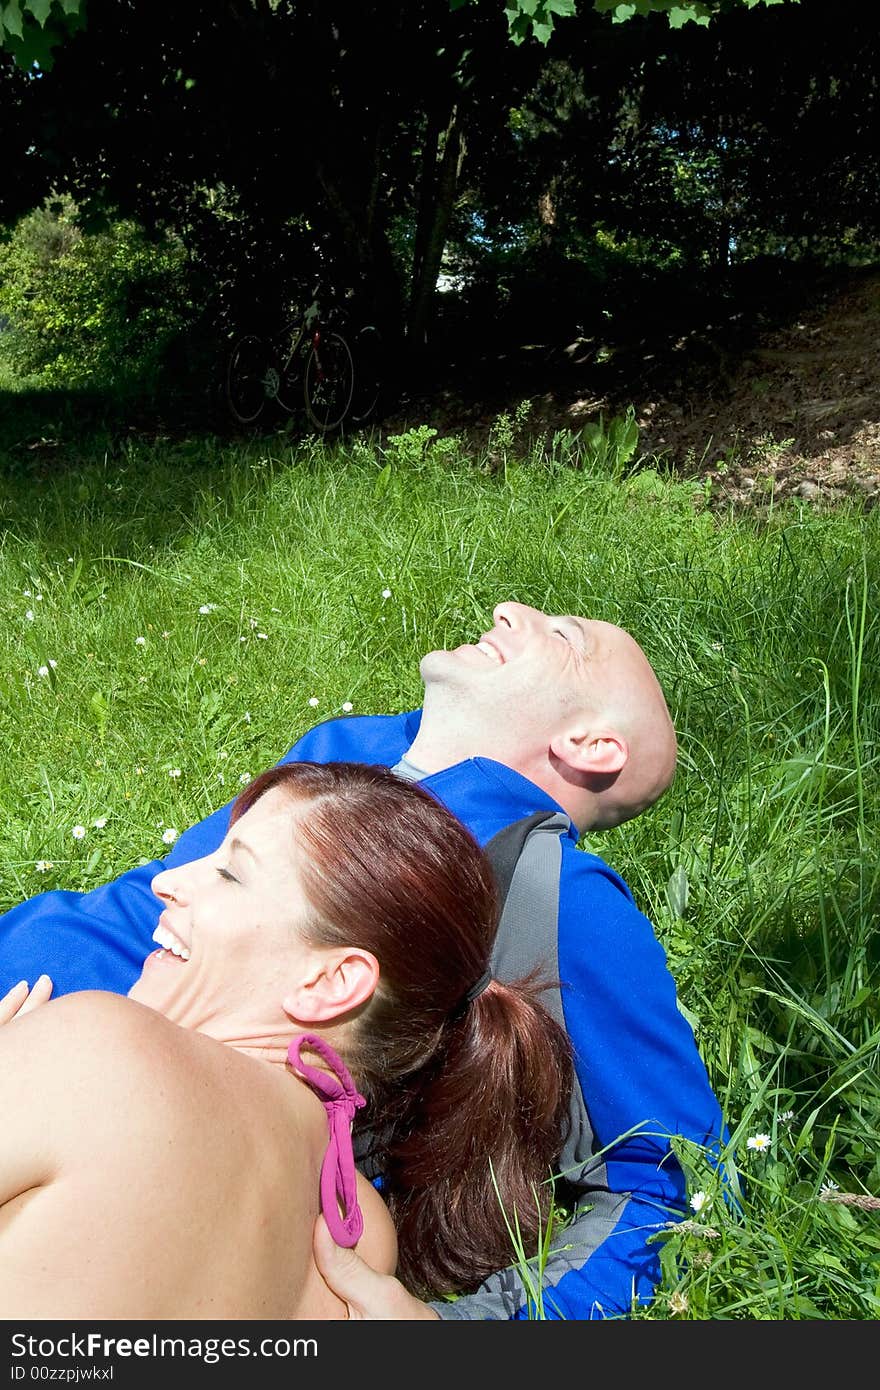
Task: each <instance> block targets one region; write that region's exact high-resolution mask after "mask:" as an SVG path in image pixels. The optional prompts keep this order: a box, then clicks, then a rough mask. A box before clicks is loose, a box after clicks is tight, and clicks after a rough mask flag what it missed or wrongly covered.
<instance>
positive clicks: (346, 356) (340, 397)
mask: <svg viewBox="0 0 880 1390" xmlns="http://www.w3.org/2000/svg"><path fill="white" fill-rule="evenodd" d="M353 387H354V363H353V362H352V360H351V349H350V348H349V346H348V343H347V342H346V341H345V339H344V338H343V337H341V336H340V334H339V333H328V334H327V335H326V336H324V337H321V338H319V340H318V341H317V342H316V343H313V344H312V348H311V351H310V352H309V355H308V358H307V360H306V370H305V377H304V380H303V394H304V396H305V403H306V414H307V415H308V417H309V419H310V420H311V422H312V424H313V425H314V426H315V429H317V430H320V431H321V433H322V434H326V433H327V432H328V431H329V430H335V429H338V428H339V426H340V425H341V424H342V422H343V420H344V419H345V417H346V415H347V414H348V411H349V407H350V406H351V393H352V389H353Z"/></svg>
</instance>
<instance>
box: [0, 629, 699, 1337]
mask: <svg viewBox="0 0 880 1390" xmlns="http://www.w3.org/2000/svg"><path fill="white" fill-rule="evenodd" d="M493 616H494V624H493V626H492V628H491V630H490V631H488V632H487V633H485V634H484V636H483V637H481V638H480V640H479V641H478V642H476V643H474V644H464V645H462V646H460V647H457V648H455V649H454V650H448V651H433V652H429V653H428V654H427V655H426V656H425V657H424V658H423V660H422V662H421V666H420V671H421V675H422V679H423V682H424V687H425V693H424V702H423V706H422V709H421V711H419V710H415V711H411V712H409V713H406V714H401V715H368V716H360V717H355V718H349V719H338V720H330V721H328V722H326V723H324V724H320V725H318V726H317V727H316V728H314V729H312V730H310V731H309V732H308V733H307V734H306V735H305V736H304V737H303V738H302V739H301V740H300V741H299V742H298V743H297V744H296V745H294V747H293V748H292V749H291V750H290V751H289V752H288V753H287V754H286V755H285V757H284V758H283V759H282V762H287V761H294V760H300V761H301V760H310V761H316V762H327V761H333V760H354V761H361V762H367V763H381V764H385V765H387V766H390V767H393V768H395V770H396V771H398V772H399V774H400V775H402V776H408V777H413V778H418V779H420V780H421V781H422V783H423V785H424V786H425V787H426V788H427V789H428V790H429V791H431V792H432V794H433V795H435V796H437V797H438V798H439V799H440V800H441V801H443V802H444V803H445V804H446V805H447V806H448V807H449V808H450V810H452V811H453V812H454V813H455V814H456V815H457V816H458V817H459V819H460V820H462V821H463V822H464V824H465V825H467V826H468V827H469V828H470V830H471V831H472V833H473V834H474V835H475V837H476V838H477V840H478V841H479V842H480V843H481V844H483V845H487V844H489V843H490V842H495V841H497V838H498V837H499V836H503V835H504V834H505V833H507V832H508V831H509V830H510V829H511V828H514V829H515V828H517V827H526V828H533V829H534V831H535V833H534V834H533V835H532V836H531V837H530V838H529V840H528V842H527V843H526V842H524V841H523V845H524V847H523V849H522V854H521V855H520V857H519V859H518V860H517V862H516V865H515V869H514V871H513V874H512V878H511V882H510V886H509V891H508V893H507V901H506V905H505V910H504V913H503V916H502V921H501V925H500V927H499V932H498V940H497V943H496V950H495V953H494V956H493V966H494V969H495V972H496V974H497V975H498V976H499V978H502V979H503V978H512V977H513V976H514V975H516V974H521V973H522V971H523V966H526V967H527V968H528V967H530V966H532V965H539V966H540V967H541V968H542V970H543V972H544V974H545V975H546V976H547V977H548V978H549V979H550V980H554V981H559V982H560V985H561V987H560V988H558V989H554V990H552V991H548V995H549V998H548V1006H549V1007H551V1008H552V1009H553V1011H554V1012H555V1013H556V1015H557V1017H559V1018H561V1020H562V1021H563V1023H564V1024H565V1026H566V1028H567V1030H568V1033H569V1036H570V1038H571V1040H572V1043H573V1046H574V1049H575V1060H576V1069H577V1079H578V1085H577V1088H576V1095H575V1096H574V1097H573V1102H572V1126H571V1134H570V1137H569V1141H568V1143H567V1145H566V1149H565V1152H564V1153H563V1155H562V1156H561V1158H560V1169H561V1171H562V1173H563V1175H564V1177H565V1179H566V1181H567V1183H568V1184H569V1186H570V1190H571V1192H572V1194H573V1202H574V1210H573V1220H572V1222H571V1224H568V1225H566V1226H565V1227H564V1228H563V1229H562V1230H560V1231H559V1232H557V1233H556V1239H555V1241H554V1250H553V1253H552V1254H551V1255H550V1257H549V1259H548V1260H547V1262H546V1266H545V1267H544V1269H543V1271H542V1273H543V1297H542V1307H543V1315H544V1316H546V1317H550V1318H565V1319H588V1318H593V1317H609V1316H617V1317H619V1316H625V1315H626V1314H627V1313H628V1312H629V1311H631V1308H632V1305H633V1302H634V1301H644V1300H647V1299H649V1298H650V1297H651V1296H652V1293H653V1289H654V1286H655V1285H656V1282H657V1280H658V1277H659V1254H658V1249H657V1243H656V1241H654V1242H652V1240H651V1237H652V1236H655V1235H656V1234H657V1233H658V1232H660V1231H662V1230H663V1228H664V1226H665V1225H666V1224H667V1223H668V1222H669V1220H670V1219H673V1218H674V1217H675V1216H676V1215H677V1214H678V1215H680V1214H682V1213H684V1212H686V1210H687V1197H686V1184H685V1177H684V1173H683V1171H682V1168H681V1166H680V1164H679V1163H678V1161H677V1159H676V1158H675V1155H674V1153H673V1151H672V1143H671V1140H672V1138H673V1136H676V1135H682V1136H684V1138H685V1139H687V1140H689V1141H691V1143H692V1144H695V1145H698V1146H702V1147H703V1149H704V1150H705V1152H706V1154H707V1155H709V1156H712V1155H713V1154H715V1153H716V1152H717V1148H718V1145H719V1144H720V1143H721V1142H722V1141H723V1139H724V1124H723V1119H722V1116H721V1113H720V1110H719V1106H718V1103H717V1101H716V1099H715V1097H714V1095H713V1093H712V1090H711V1087H710V1085H709V1080H708V1076H707V1074H706V1070H705V1067H704V1065H703V1062H702V1060H701V1058H700V1056H699V1052H698V1050H697V1047H696V1043H695V1040H694V1036H693V1033H692V1031H691V1028H690V1026H689V1024H688V1023H687V1022H686V1021H685V1019H684V1018H683V1016H682V1014H681V1012H680V1011H679V1009H678V1007H677V1002H676V994H675V985H674V982H673V980H672V977H671V975H670V974H669V971H668V969H667V966H666V961H665V956H664V953H663V951H662V948H661V947H660V945H659V943H658V941H657V939H656V937H655V935H654V932H653V929H652V927H651V924H650V923H649V922H648V920H647V919H646V918H645V917H644V916H643V915H642V913H641V912H639V911H638V909H637V908H636V906H635V904H634V902H633V899H632V895H631V893H630V891H629V889H628V888H627V886H626V884H625V883H624V882H623V880H622V879H621V878H620V877H619V876H618V875H617V874H616V873H615V872H614V871H613V870H612V869H611V868H609V866H608V865H607V864H605V863H604V862H603V861H602V860H601V859H599V858H597V857H596V856H594V855H592V854H588V853H585V852H584V851H582V850H580V849H578V839H579V837H580V836H581V835H582V834H583V833H584V832H586V831H588V830H591V829H606V828H610V827H613V826H616V825H619V824H621V823H622V822H624V821H626V820H628V819H631V818H632V817H633V816H636V815H638V814H640V813H641V812H642V811H643V810H645V809H646V808H647V807H649V806H651V805H652V804H653V803H654V802H655V801H656V800H657V798H658V797H659V796H661V795H662V793H663V792H664V791H665V790H666V788H667V787H668V786H669V784H670V782H671V781H672V778H673V776H674V771H675V758H676V742H675V734H674V730H673V727H672V721H671V719H670V716H669V711H668V709H667V706H666V702H665V700H664V698H663V693H662V691H661V689H660V685H659V683H658V681H657V678H656V676H655V674H654V672H653V670H652V669H651V666H650V664H649V663H648V660H647V658H646V656H645V654H644V652H643V651H642V650H641V648H640V647H639V646H638V644H637V643H636V642H635V641H634V639H633V638H632V637H631V636H630V635H629V634H628V633H626V632H624V631H623V630H622V629H621V628H618V627H615V626H614V625H612V624H610V623H604V622H597V621H589V620H586V619H583V618H577V617H571V616H566V617H553V616H550V615H547V614H545V613H541V612H539V611H538V610H536V609H534V608H528V607H526V606H524V605H522V604H518V603H501V604H499V605H498V606H497V607H496V608H495V610H494V615H493ZM227 821H228V808H224V809H223V810H221V811H218V812H215V813H214V815H212V816H210V817H208V819H207V820H205V821H203V822H201V823H200V824H199V825H197V826H194V827H193V828H192V829H191V830H189V831H187V832H186V833H185V834H184V835H183V836H181V839H180V840H179V841H178V843H177V844H176V845H175V847H174V850H173V851H172V853H171V854H170V855H169V857H168V859H167V860H166V861H165V864H166V866H169V867H172V866H173V865H174V864H178V863H182V862H186V861H187V860H190V859H193V858H196V857H198V856H200V855H203V854H206V853H210V852H211V851H212V850H213V848H215V847H216V845H217V844H218V843H219V842H220V840H221V839H222V837H223V834H224V833H225V829H226V824H227ZM159 867H160V865H159V864H157V863H155V862H154V863H151V864H146V865H143V866H140V867H139V868H137V869H134V870H131V871H130V872H129V873H128V874H125V875H123V876H122V878H120V879H118V880H116V881H115V882H114V883H111V884H109V885H105V886H104V887H102V888H99V889H96V890H95V891H94V892H92V893H89V894H86V895H79V894H69V893H60V892H56V893H47V894H43V895H41V896H40V897H38V898H35V899H32V900H31V901H30V902H27V903H23V904H21V905H19V906H18V907H16V908H14V909H12V911H11V912H9V913H7V914H6V915H5V917H3V918H0V966H2V975H3V977H5V980H6V984H4V980H3V978H0V992H2V990H3V989H4V988H7V987H8V985H9V984H14V983H15V982H16V981H17V980H19V979H21V978H28V979H34V978H35V977H36V976H37V975H38V974H39V973H40V972H41V971H43V970H45V971H46V972H47V973H48V974H49V975H51V976H52V978H53V980H54V982H55V989H56V992H57V993H63V992H65V991H67V990H71V989H81V988H99V989H100V988H103V989H110V990H116V991H119V992H124V991H125V990H127V989H128V988H129V987H130V985H131V983H132V981H133V980H134V978H135V977H136V976H137V974H138V973H139V971H140V967H141V963H142V961H143V959H144V957H145V955H146V954H147V953H148V952H149V950H150V949H151V948H152V940H151V934H152V931H153V929H154V927H155V925H156V921H157V916H158V914H157V912H156V905H155V898H154V896H153V895H152V893H151V892H150V882H151V880H152V877H153V875H154V874H155V873H156V872H157V871H158V869H159ZM50 940H51V942H52V947H51V952H49V950H48V947H47V942H48V941H50ZM325 1236H326V1232H323V1231H322V1230H321V1229H320V1228H319V1229H318V1231H317V1232H316V1256H317V1258H318V1261H319V1264H320V1265H321V1267H322V1269H323V1271H324V1274H325V1277H326V1278H328V1282H330V1283H331V1286H333V1287H334V1288H335V1289H336V1290H337V1292H339V1293H340V1294H341V1296H343V1297H345V1298H346V1299H347V1300H348V1302H349V1305H350V1309H351V1312H352V1316H371V1317H389V1318H402V1317H426V1318H427V1317H437V1316H439V1317H441V1318H443V1319H464V1318H468V1319H487V1318H489V1319H499V1318H504V1319H506V1318H522V1317H527V1316H529V1313H530V1308H529V1298H528V1293H527V1290H526V1289H525V1288H524V1287H523V1284H522V1282H521V1279H520V1277H519V1275H518V1273H517V1271H516V1270H515V1269H509V1270H505V1271H500V1272H499V1273H498V1274H497V1275H496V1276H494V1277H493V1278H492V1279H490V1280H489V1281H487V1283H486V1284H484V1285H483V1287H482V1288H481V1289H480V1290H479V1291H478V1292H477V1293H475V1294H473V1295H470V1296H468V1297H465V1298H460V1299H458V1300H456V1301H454V1302H451V1303H446V1302H437V1303H434V1304H432V1305H430V1306H427V1305H422V1304H417V1303H416V1301H415V1300H413V1299H410V1298H409V1295H407V1294H406V1292H405V1291H404V1290H402V1289H401V1288H400V1286H399V1285H398V1284H397V1283H396V1281H393V1280H391V1281H389V1282H388V1283H387V1284H384V1285H379V1286H376V1285H371V1284H369V1283H367V1284H366V1285H365V1283H364V1281H363V1280H362V1277H361V1276H362V1274H363V1271H362V1270H361V1269H360V1267H359V1266H358V1265H357V1262H356V1260H352V1261H345V1260H342V1261H338V1260H335V1259H334V1253H335V1252H333V1251H332V1250H328V1249H327V1242H326V1240H325V1239H324V1237H325Z"/></svg>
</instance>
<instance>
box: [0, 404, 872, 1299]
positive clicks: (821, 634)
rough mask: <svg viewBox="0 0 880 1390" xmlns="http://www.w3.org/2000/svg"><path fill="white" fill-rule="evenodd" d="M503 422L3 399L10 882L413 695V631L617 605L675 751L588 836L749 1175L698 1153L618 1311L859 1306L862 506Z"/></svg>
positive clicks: (42, 875) (864, 975)
mask: <svg viewBox="0 0 880 1390" xmlns="http://www.w3.org/2000/svg"><path fill="white" fill-rule="evenodd" d="M503 423H504V422H503V421H502V422H500V426H499V430H498V431H496V440H495V448H494V450H493V453H492V457H491V460H490V459H489V457H488V456H483V455H481V454H479V453H476V452H474V450H472V449H471V448H470V446H469V445H468V443H467V441H466V440H465V439H462V438H458V437H455V436H451V437H446V438H442V437H439V436H437V435H435V434H434V433H433V432H432V431H430V430H427V429H424V428H422V429H411V430H408V431H406V432H404V433H402V434H399V435H396V436H395V435H392V436H391V437H385V438H382V437H380V436H379V435H378V434H375V435H371V434H369V433H364V434H362V435H357V436H353V437H351V438H349V439H347V440H344V441H341V442H323V441H319V440H315V439H309V438H294V437H293V436H292V435H290V434H286V433H284V432H280V433H277V434H272V433H269V434H265V435H262V436H257V437H254V438H249V439H241V438H240V439H230V438H228V437H223V436H221V435H212V434H209V433H206V432H203V431H199V432H194V433H193V434H192V435H191V436H189V437H183V438H181V437H166V438H163V437H161V436H159V437H156V436H155V435H148V434H145V433H144V434H140V433H137V432H135V431H124V430H118V429H111V428H106V429H104V428H102V427H101V426H100V424H97V423H96V424H94V425H93V426H90V427H89V428H88V429H87V430H83V429H82V428H79V427H77V428H76V429H74V428H72V427H69V426H68V425H66V424H65V421H64V419H63V418H62V417H58V418H57V419H56V420H55V421H54V422H53V423H48V422H47V423H44V425H43V426H42V432H40V433H37V434H35V433H34V432H31V433H30V434H28V435H27V436H26V437H25V435H23V434H21V433H20V432H19V433H18V434H16V432H15V430H14V429H12V428H11V427H10V426H9V425H8V422H7V424H6V425H4V429H3V432H2V442H0V810H2V815H0V909H2V910H5V909H6V908H8V907H11V906H12V905H13V904H15V903H16V902H18V901H20V900H21V899H22V898H25V897H28V896H31V895H32V894H35V893H38V892H41V891H43V890H45V889H48V888H53V887H64V888H69V889H77V890H82V889H88V888H91V887H94V886H96V885H97V884H99V883H102V882H104V881H106V880H107V879H109V878H111V877H112V876H114V875H115V874H117V873H119V872H121V871H122V870H124V869H126V868H128V867H130V866H131V865H132V864H134V863H136V862H138V861H139V860H149V859H154V858H161V856H162V855H163V854H164V853H165V852H166V847H167V846H168V845H170V844H172V843H173V842H174V839H175V838H176V836H177V834H179V833H180V832H181V831H182V830H183V829H185V828H186V826H188V825H190V824H191V823H193V822H194V821H195V820H197V819H199V818H201V817H202V816H204V815H206V814H207V813H208V812H210V811H212V810H214V809H215V808H216V807H217V806H219V805H221V804H223V803H225V802H226V801H228V800H230V799H231V798H232V797H233V796H234V795H235V793H236V791H237V790H238V789H239V787H240V786H241V785H242V784H244V783H246V782H247V780H248V779H249V778H250V777H252V776H253V775H255V774H256V773H257V772H259V771H260V770H261V769H262V768H264V767H266V766H269V765H271V764H272V763H274V762H275V761H277V759H278V758H279V757H281V755H282V754H283V753H284V752H285V751H286V750H287V749H288V748H289V747H290V745H291V744H292V743H293V742H294V741H295V740H296V739H297V738H298V737H299V736H300V735H301V734H302V733H303V732H304V730H305V729H307V728H308V727H309V726H310V725H311V724H313V723H315V722H316V721H318V720H320V719H325V718H330V717H333V716H335V715H338V714H340V713H344V712H346V711H348V710H353V711H354V712H356V713H371V712H388V711H397V710H402V709H408V708H412V707H414V706H416V705H418V703H419V701H420V691H421V684H420V679H419V673H418V662H419V658H420V657H421V655H422V654H423V653H424V652H426V651H427V650H429V649H431V648H434V647H439V646H443V647H445V646H449V645H454V644H457V643H459V642H463V641H475V640H477V638H478V636H479V634H480V633H481V632H483V631H485V630H486V629H487V628H488V627H489V626H490V625H491V612H492V608H493V605H494V604H495V603H496V602H498V601H499V600H501V599H503V598H513V599H517V600H520V601H522V602H525V603H530V604H534V605H535V606H537V607H539V608H542V609H545V610H547V611H555V612H560V613H567V612H573V613H582V614H587V615H589V616H592V617H597V618H604V619H607V620H609V621H611V622H615V623H619V624H620V625H622V626H623V627H625V628H627V629H628V630H629V631H631V632H632V633H633V634H634V636H635V637H636V638H637V639H638V640H639V642H640V643H641V644H642V646H643V647H644V649H645V651H646V652H647V654H648V656H649V658H650V659H651V661H652V663H653V665H654V667H655V669H656V671H657V673H658V676H659V677H660V680H661V682H662V684H663V687H664V689H665V691H666V694H667V698H668V701H669V704H670V708H671V711H672V714H673V718H674V721H675V725H676V729H677V731H678V736H679V745H680V760H679V770H678V774H677V777H676V780H675V782H674V784H673V786H672V788H671V790H670V791H669V792H668V793H667V794H666V795H665V796H664V797H663V798H662V800H661V801H660V802H659V803H658V804H657V806H655V807H654V808H653V809H652V810H651V811H650V812H648V813H647V814H645V815H643V816H642V817H640V818H639V819H637V820H635V821H633V822H630V823H628V824H627V825H624V826H622V827H620V828H619V829H617V830H615V831H609V832H604V833H601V834H596V835H591V836H590V837H589V841H588V843H589V847H590V849H591V850H593V851H594V852H595V853H598V854H600V855H602V856H603V857H604V858H605V859H607V860H608V861H609V862H610V863H611V864H613V865H614V867H615V868H617V869H618V870H619V871H620V872H621V873H622V874H623V876H624V877H625V878H626V880H627V881H628V882H629V884H630V886H631V888H632V890H633V893H634V895H635V897H636V901H637V902H638V904H639V906H640V907H641V908H642V909H643V910H644V912H645V913H646V914H647V915H648V916H649V917H650V919H651V920H652V922H653V923H654V925H655V928H656V931H657V934H658V936H659V938H660V940H661V942H662V943H663V946H664V948H665V950H666V953H667V957H668V961H669V965H670V968H671V970H672V972H673V974H674V975H675V978H676V980H677V983H678V987H679V994H680V1000H681V1006H682V1008H683V1010H684V1011H685V1014H686V1016H687V1017H688V1018H689V1019H690V1021H691V1022H692V1024H693V1026H694V1029H695V1032H696V1036H697V1040H698V1043H699V1045H700V1049H701V1051H702V1054H703V1056H704V1058H705V1060H706V1064H707V1066H708V1068H709V1072H710V1076H711V1078H712V1082H713V1085H714V1086H715V1089H716V1092H717V1094H718V1095H719V1097H720V1098H721V1100H722V1104H723V1107H724V1111H725V1115H726V1117H727V1120H728V1124H729V1128H730V1132H731V1156H732V1157H733V1158H734V1159H735V1162H736V1164H737V1166H738V1168H739V1170H740V1172H741V1173H742V1176H743V1180H744V1183H743V1194H742V1199H741V1203H740V1206H739V1208H738V1209H735V1208H732V1207H731V1206H729V1205H728V1204H725V1203H724V1202H723V1201H722V1200H721V1198H720V1196H719V1193H718V1192H717V1190H716V1189H715V1187H714V1186H713V1183H714V1181H715V1180H714V1179H713V1177H712V1176H711V1174H710V1173H709V1172H708V1170H707V1169H706V1168H705V1166H704V1165H703V1164H702V1163H701V1156H700V1155H699V1153H690V1154H688V1153H685V1154H683V1159H684V1161H685V1164H686V1166H687V1169H688V1171H689V1173H690V1174H691V1189H690V1190H691V1206H692V1209H693V1219H692V1220H689V1221H687V1222H685V1223H684V1224H683V1225H682V1226H679V1227H676V1228H674V1229H670V1231H669V1232H668V1234H667V1235H666V1236H665V1237H663V1252H662V1259H663V1271H664V1277H663V1283H662V1286H661V1288H660V1290H659V1291H658V1296H657V1299H656V1301H655V1303H654V1304H653V1305H652V1307H650V1308H649V1309H643V1310H640V1311H639V1312H638V1313H637V1314H636V1316H637V1317H639V1318H647V1319H669V1318H675V1319H743V1320H750V1319H811V1320H813V1319H829V1320H832V1319H833V1320H839V1319H873V1318H876V1317H877V1315H878V1312H880V1224H878V1211H880V1142H878V1138H880V1070H878V1047H880V1011H878V1002H877V1001H878V990H877V973H878V939H877V933H876V930H875V923H876V918H877V910H878V900H880V894H878V882H880V873H878V860H877V851H876V847H877V844H878V833H877V831H878V824H877V822H878V815H877V807H878V794H877V793H878V755H880V696H878V681H877V672H878V670H880V652H878V645H880V638H878V631H877V625H876V622H875V620H874V614H875V613H876V611H877V606H878V604H877V601H878V595H877V577H878V557H880V515H878V511H877V510H876V509H875V510H873V511H869V510H866V509H865V507H864V505H858V504H856V503H855V502H852V503H844V504H841V505H838V506H836V507H834V508H833V509H831V508H828V509H823V508H822V507H821V506H817V505H816V504H815V503H811V502H806V501H798V502H786V503H785V504H784V505H779V506H774V504H773V499H772V497H771V498H769V499H768V500H767V502H766V503H765V504H764V505H763V506H762V507H760V508H752V509H750V510H749V511H748V512H745V511H744V512H734V511H723V510H719V509H718V508H717V507H715V506H713V505H712V499H711V498H710V496H708V495H707V492H706V489H705V488H704V487H702V486H701V485H700V484H699V483H696V482H693V481H688V480H684V479H681V478H679V477H676V476H673V475H670V474H668V473H666V472H664V470H663V469H662V468H660V467H658V466H652V463H651V460H650V459H646V458H643V457H638V456H637V457H636V458H635V459H631V460H628V461H627V462H626V463H624V462H622V461H621V459H620V458H618V457H616V455H615V452H614V449H613V448H609V447H607V445H606V446H605V447H601V441H599V442H597V439H596V437H595V435H594V436H593V438H592V440H591V443H590V445H589V447H588V446H587V444H586V443H585V441H584V440H583V439H582V438H579V437H578V436H576V435H571V434H568V433H561V434H559V435H556V436H554V437H553V438H552V439H548V440H545V441H543V442H541V443H536V444H535V445H533V446H531V447H530V448H527V449H522V450H520V451H517V449H515V448H514V447H513V444H512V441H511V440H510V438H509V437H508V444H509V447H504V448H502V449H501V450H500V452H499V448H498V439H499V438H501V439H502V442H503V441H504V438H505V437H506V436H505V431H504V428H503ZM514 1253H515V1252H512V1258H513V1257H514ZM536 1316H540V1307H538V1308H537V1309H536Z"/></svg>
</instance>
